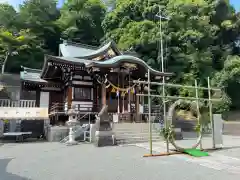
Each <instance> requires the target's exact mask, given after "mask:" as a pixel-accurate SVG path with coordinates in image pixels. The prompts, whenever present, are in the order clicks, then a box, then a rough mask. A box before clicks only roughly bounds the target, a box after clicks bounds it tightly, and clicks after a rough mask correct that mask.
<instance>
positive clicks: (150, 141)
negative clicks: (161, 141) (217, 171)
mask: <svg viewBox="0 0 240 180" xmlns="http://www.w3.org/2000/svg"><path fill="white" fill-rule="evenodd" d="M150 83H151V82H150V70H149V69H148V123H149V149H150V154H151V155H152V121H151V94H150Z"/></svg>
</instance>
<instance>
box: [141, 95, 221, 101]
mask: <svg viewBox="0 0 240 180" xmlns="http://www.w3.org/2000/svg"><path fill="white" fill-rule="evenodd" d="M136 95H137V96H148V94H136ZM150 96H151V97H158V98H163V97H164V96H162V95H155V94H152V95H150ZM165 99H186V100H197V98H195V97H181V96H165ZM198 100H201V101H209V99H206V98H198ZM211 101H221V99H211Z"/></svg>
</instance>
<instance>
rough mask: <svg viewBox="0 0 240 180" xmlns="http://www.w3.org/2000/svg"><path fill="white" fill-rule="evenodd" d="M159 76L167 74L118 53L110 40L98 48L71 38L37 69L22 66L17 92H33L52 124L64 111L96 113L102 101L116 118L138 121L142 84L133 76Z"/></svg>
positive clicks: (140, 77)
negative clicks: (139, 94) (78, 42)
mask: <svg viewBox="0 0 240 180" xmlns="http://www.w3.org/2000/svg"><path fill="white" fill-rule="evenodd" d="M148 71H149V72H150V78H151V79H152V80H154V79H155V81H156V80H160V79H161V78H162V77H163V76H165V77H170V76H171V75H172V74H171V73H163V72H160V71H157V70H154V69H152V68H151V67H150V66H149V65H148V64H147V63H146V62H144V61H143V60H142V59H140V58H138V57H136V56H133V55H131V54H128V53H123V52H121V51H120V50H119V49H118V48H117V46H116V44H115V43H114V42H113V41H111V42H109V43H107V44H105V45H104V46H101V47H98V48H96V47H92V46H86V45H82V44H75V43H72V42H67V41H65V42H63V43H62V44H60V45H59V56H50V55H45V57H44V64H43V67H42V69H31V68H28V67H22V71H21V73H20V80H21V93H22V94H27V93H28V92H30V91H31V92H34V93H35V97H36V99H35V104H34V106H35V107H44V108H48V113H49V118H50V120H51V124H58V123H60V122H61V123H64V122H66V121H67V120H68V116H67V111H68V110H69V109H70V108H71V109H75V110H76V111H77V112H78V114H79V117H83V116H84V115H85V114H97V113H98V112H99V111H100V109H101V107H102V106H103V105H108V112H109V113H113V114H117V115H119V121H120V120H121V121H135V122H138V121H141V111H142V110H141V104H142V103H143V102H142V101H143V98H140V97H139V96H137V95H136V94H138V93H144V90H145V88H144V86H140V85H139V84H134V80H138V79H140V80H147V78H148V77H147V72H148Z"/></svg>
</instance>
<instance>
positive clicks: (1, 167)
mask: <svg viewBox="0 0 240 180" xmlns="http://www.w3.org/2000/svg"><path fill="white" fill-rule="evenodd" d="M11 160H12V159H0V176H1V177H0V179H1V180H30V179H28V178H24V177H21V176H18V175H15V174H12V173H8V172H7V165H8V163H9V162H10V161H11Z"/></svg>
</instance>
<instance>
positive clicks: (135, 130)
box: [113, 123, 163, 144]
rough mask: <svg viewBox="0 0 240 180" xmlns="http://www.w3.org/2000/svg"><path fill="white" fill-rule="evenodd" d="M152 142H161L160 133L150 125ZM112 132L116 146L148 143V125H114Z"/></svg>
mask: <svg viewBox="0 0 240 180" xmlns="http://www.w3.org/2000/svg"><path fill="white" fill-rule="evenodd" d="M152 127H153V128H152V140H153V142H157V141H162V140H163V138H162V137H161V136H160V133H159V131H158V130H156V128H155V127H154V124H153V125H152ZM113 131H114V133H115V136H116V140H117V143H118V144H135V143H143V142H149V124H148V123H115V124H114V125H113Z"/></svg>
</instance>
